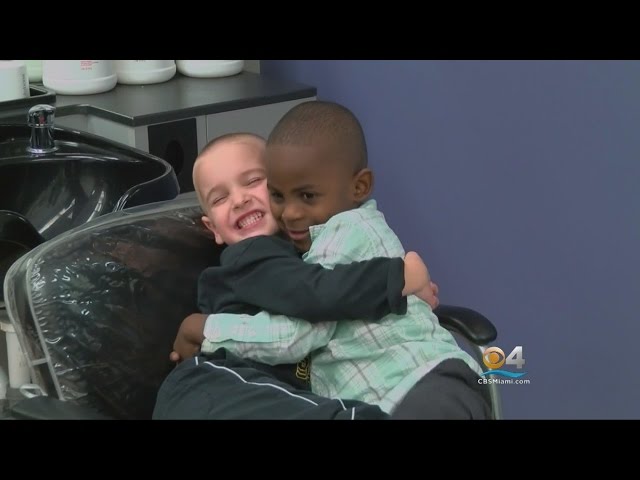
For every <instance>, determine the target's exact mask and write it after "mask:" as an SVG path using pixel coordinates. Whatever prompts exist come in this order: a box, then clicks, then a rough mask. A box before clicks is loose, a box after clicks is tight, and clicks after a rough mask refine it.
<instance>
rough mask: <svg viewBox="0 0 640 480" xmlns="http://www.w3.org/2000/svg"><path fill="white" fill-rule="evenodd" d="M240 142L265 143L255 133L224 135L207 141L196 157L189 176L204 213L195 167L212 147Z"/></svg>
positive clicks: (204, 208)
mask: <svg viewBox="0 0 640 480" xmlns="http://www.w3.org/2000/svg"><path fill="white" fill-rule="evenodd" d="M242 140H248V141H250V142H254V141H258V142H260V143H264V142H265V141H266V140H265V139H264V137H262V136H260V135H258V134H257V133H250V132H236V133H225V134H224V135H219V136H217V137H215V138H214V139H212V140H211V141H209V142H208V143H207V144H206V145H205V146H204V147H203V148H202V150H200V153H199V154H198V156H197V157H196V160H195V162H193V169H192V171H191V175H192V178H191V181H192V182H193V187H194V188H193V189H194V190H195V192H196V197H198V202H199V203H200V208H202V210H203V211H206V205H205V203H204V199H203V198H202V197H201V196H200V192H199V191H198V189H197V188H196V179H195V171H196V165H197V164H198V162H199V161H200V158H202V156H203V155H204V154H205V153H207V152H208V151H209V150H211V149H212V148H213V147H214V146H216V145H218V144H220V143H223V142H231V141H237V142H241V141H242Z"/></svg>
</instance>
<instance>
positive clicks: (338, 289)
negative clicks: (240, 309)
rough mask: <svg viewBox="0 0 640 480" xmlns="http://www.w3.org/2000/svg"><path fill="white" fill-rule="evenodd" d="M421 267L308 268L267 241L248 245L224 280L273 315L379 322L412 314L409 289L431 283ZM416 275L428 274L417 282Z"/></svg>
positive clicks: (377, 262) (386, 261)
mask: <svg viewBox="0 0 640 480" xmlns="http://www.w3.org/2000/svg"><path fill="white" fill-rule="evenodd" d="M419 268H420V267H419V265H418V264H417V263H416V262H407V268H406V272H405V262H404V260H403V259H402V258H373V259H370V260H366V261H360V262H353V263H348V264H338V265H335V267H334V268H333V269H331V268H325V267H323V266H322V265H320V264H317V263H314V264H310V263H305V262H304V261H302V259H300V258H299V257H298V256H297V255H295V251H294V250H293V248H292V247H291V246H290V244H286V243H284V241H283V240H274V239H268V238H264V237H263V238H259V239H256V241H254V242H251V244H249V245H248V247H247V248H246V249H245V250H244V252H243V253H242V255H241V256H239V257H238V258H237V259H236V261H235V263H234V265H233V271H234V274H233V276H232V277H231V278H227V279H224V280H225V281H227V282H228V283H229V284H230V286H231V287H232V289H233V293H234V295H235V297H236V298H237V299H238V300H239V301H240V302H242V303H246V304H250V305H254V306H256V307H259V308H261V309H263V310H267V311H269V312H271V313H272V314H280V315H287V316H291V317H296V318H300V319H303V320H306V321H308V322H322V321H337V320H349V319H365V320H379V319H381V318H382V317H384V316H385V315H388V314H389V313H395V314H404V313H406V310H407V300H406V297H405V296H404V295H406V293H405V292H404V289H405V285H406V286H407V287H409V289H410V290H412V291H411V292H410V293H414V292H416V291H418V290H420V289H421V288H423V286H424V285H426V284H427V280H428V279H427V272H426V268H425V267H424V264H422V270H423V272H419V271H418V270H419ZM416 272H417V273H418V275H417V276H420V275H419V274H420V273H423V275H422V276H421V277H420V279H419V280H417V281H416ZM405 274H406V275H405ZM411 274H413V275H411ZM405 276H406V278H405ZM417 282H420V283H419V284H418V283H417ZM412 286H413V289H411V287H412Z"/></svg>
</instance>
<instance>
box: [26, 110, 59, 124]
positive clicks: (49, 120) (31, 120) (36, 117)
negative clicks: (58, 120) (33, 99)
mask: <svg viewBox="0 0 640 480" xmlns="http://www.w3.org/2000/svg"><path fill="white" fill-rule="evenodd" d="M55 113H56V108H55V107H52V106H51V105H45V104H41V105H34V106H33V107H31V108H30V109H29V113H28V114H27V124H28V125H29V126H30V127H40V128H45V127H53V122H54V119H55Z"/></svg>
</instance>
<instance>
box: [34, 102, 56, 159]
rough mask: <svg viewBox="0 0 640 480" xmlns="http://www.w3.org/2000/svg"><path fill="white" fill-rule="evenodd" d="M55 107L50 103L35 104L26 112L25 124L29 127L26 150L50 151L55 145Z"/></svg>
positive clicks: (52, 150)
mask: <svg viewBox="0 0 640 480" xmlns="http://www.w3.org/2000/svg"><path fill="white" fill-rule="evenodd" d="M55 112H56V109H55V107H52V106H51V105H35V106H33V107H31V108H30V109H29V113H28V114H27V125H29V126H30V127H31V139H30V141H29V146H28V147H27V150H28V151H29V152H31V153H51V152H55V151H56V150H57V149H58V147H56V144H55V141H54V138H53V128H54V125H53V121H54V118H55Z"/></svg>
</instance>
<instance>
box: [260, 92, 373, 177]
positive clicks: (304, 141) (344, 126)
mask: <svg viewBox="0 0 640 480" xmlns="http://www.w3.org/2000/svg"><path fill="white" fill-rule="evenodd" d="M318 138H321V139H323V140H324V139H326V140H328V141H330V142H333V143H334V144H337V145H340V147H341V148H343V149H344V150H345V151H347V152H349V153H350V156H351V158H352V159H353V167H354V169H355V171H356V172H357V171H359V170H362V169H363V168H366V167H367V164H368V159H367V143H366V140H365V137H364V131H363V129H362V126H361V125H360V122H359V121H358V119H357V118H356V116H355V115H354V114H353V112H351V110H349V109H348V108H346V107H344V106H342V105H339V104H337V103H333V102H326V101H320V100H311V101H308V102H304V103H300V104H298V105H296V106H295V107H293V108H292V109H291V110H289V111H288V112H287V113H286V114H285V115H284V116H283V117H282V118H281V119H280V121H279V122H278V123H277V125H276V126H275V127H274V129H273V131H272V132H271V135H269V139H268V140H267V145H308V144H310V143H311V142H312V141H313V140H315V139H318Z"/></svg>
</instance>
